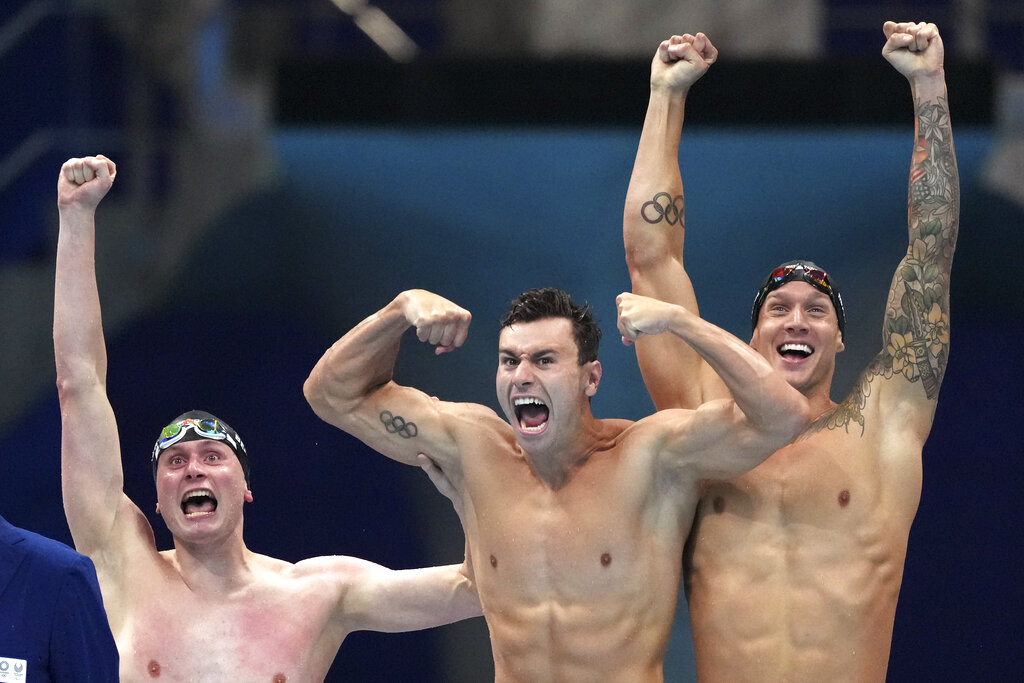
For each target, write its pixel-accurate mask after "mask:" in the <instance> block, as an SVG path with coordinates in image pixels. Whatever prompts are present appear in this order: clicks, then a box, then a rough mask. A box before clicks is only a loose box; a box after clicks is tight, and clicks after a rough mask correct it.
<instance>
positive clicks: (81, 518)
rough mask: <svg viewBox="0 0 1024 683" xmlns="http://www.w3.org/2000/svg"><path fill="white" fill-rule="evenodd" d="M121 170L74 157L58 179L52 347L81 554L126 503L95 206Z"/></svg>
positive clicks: (72, 524) (64, 465)
mask: <svg viewBox="0 0 1024 683" xmlns="http://www.w3.org/2000/svg"><path fill="white" fill-rule="evenodd" d="M116 174H117V169H116V167H115V165H114V162H112V161H110V160H109V159H107V158H106V157H103V156H97V157H86V158H84V159H70V160H68V161H67V162H65V163H64V165H63V167H62V168H61V171H60V176H59V177H58V179H57V207H58V209H59V213H60V233H59V235H58V238H57V267H56V278H55V287H54V304H53V349H54V356H55V360H56V364H57V389H58V395H59V398H60V408H61V482H62V489H63V494H64V511H65V514H66V515H67V519H68V526H69V528H70V529H71V535H72V536H73V537H74V540H75V546H76V547H77V548H78V550H79V551H81V552H83V553H85V554H87V555H90V556H92V555H94V554H95V553H96V552H97V551H98V550H102V549H104V548H105V547H106V545H107V543H108V542H109V539H110V535H111V533H112V531H113V525H114V521H115V518H116V515H117V513H118V510H119V508H120V507H121V505H120V504H114V501H121V503H125V502H127V499H125V498H124V494H123V493H122V490H123V473H122V470H121V450H120V446H119V444H118V437H117V425H116V423H115V422H114V414H113V411H112V409H111V407H110V402H109V401H108V400H107V394H106V375H107V352H106V348H105V346H104V341H103V325H102V318H101V315H100V299H99V293H98V291H97V288H96V264H95V244H96V239H95V238H96V221H95V217H96V207H97V205H98V204H99V203H100V201H101V200H102V199H103V197H104V196H106V194H107V192H108V191H109V190H110V187H111V185H113V182H114V178H115V177H116Z"/></svg>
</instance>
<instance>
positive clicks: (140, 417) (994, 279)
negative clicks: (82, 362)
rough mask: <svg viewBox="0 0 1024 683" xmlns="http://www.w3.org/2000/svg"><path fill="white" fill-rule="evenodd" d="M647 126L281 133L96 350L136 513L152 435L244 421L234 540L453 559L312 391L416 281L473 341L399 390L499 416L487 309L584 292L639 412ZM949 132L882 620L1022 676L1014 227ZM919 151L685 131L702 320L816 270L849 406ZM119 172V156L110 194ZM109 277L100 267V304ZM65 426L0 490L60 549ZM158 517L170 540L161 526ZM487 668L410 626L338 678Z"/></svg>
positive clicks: (15, 441)
mask: <svg viewBox="0 0 1024 683" xmlns="http://www.w3.org/2000/svg"><path fill="white" fill-rule="evenodd" d="M954 117H955V112H954ZM638 132H639V131H638V127H630V128H607V129H587V130H582V129H572V128H559V129H525V128H523V129H517V128H501V129H485V128H471V129H455V128H432V129H416V130H408V131H405V132H395V131H394V130H384V129H374V128H349V129H340V130H338V129H332V130H324V129H289V130H284V131H281V132H279V133H278V134H277V135H276V137H275V149H276V153H277V156H278V160H279V163H280V169H281V175H280V177H281V181H280V182H279V183H278V184H277V185H276V186H275V187H273V188H270V189H269V190H267V191H266V192H265V193H264V194H262V195H261V196H258V197H254V198H252V199H251V200H250V201H247V202H245V203H244V204H242V205H240V206H238V207H237V208H236V209H235V210H233V211H232V212H231V213H230V214H229V215H225V216H223V217H222V219H221V220H220V221H219V223H218V225H217V226H216V227H215V228H214V229H212V230H211V231H209V232H208V233H207V234H206V236H205V237H204V238H203V239H202V240H200V241H199V242H198V243H197V244H195V245H194V246H193V250H192V254H191V257H190V259H189V262H188V264H187V265H186V266H185V267H183V268H182V269H181V272H180V274H179V277H178V282H177V284H176V285H175V286H174V288H173V290H172V293H171V295H170V296H169V297H168V299H167V303H166V306H164V308H163V309H162V310H159V311H155V312H153V313H151V314H148V315H146V316H145V317H144V318H141V319H139V320H137V321H136V322H135V323H134V324H133V325H132V326H131V327H130V329H128V330H126V331H125V332H124V333H122V334H119V335H117V336H116V337H113V338H110V339H108V346H109V356H110V373H109V388H110V396H111V400H112V402H113V404H114V409H115V412H116V414H117V415H118V417H119V423H120V428H121V441H122V448H123V452H124V460H125V470H126V489H127V491H128V493H129V495H130V496H131V497H132V498H133V499H134V500H135V501H136V502H137V503H138V504H139V505H140V507H142V508H143V509H144V510H146V511H150V512H151V511H152V508H153V507H154V505H155V495H154V491H153V486H152V480H151V477H150V473H149V468H148V464H147V459H148V454H149V450H150V448H151V446H152V441H153V439H154V438H155V435H156V432H157V431H158V430H159V428H160V426H162V425H163V424H164V423H166V422H167V420H168V419H170V418H171V417H173V416H174V415H177V414H178V413H180V412H182V411H184V410H186V409H190V408H193V407H202V408H204V409H207V410H210V411H212V412H214V413H216V414H218V415H221V416H222V417H224V418H225V419H226V420H228V421H229V422H231V423H232V424H233V425H234V426H235V427H236V428H237V429H238V430H239V431H240V432H241V433H242V434H243V435H244V438H245V439H246V443H247V444H248V445H249V447H250V449H251V453H252V458H253V471H254V475H253V490H254V494H255V502H254V503H253V504H252V505H251V506H249V508H248V511H247V519H246V538H247V542H248V544H249V546H250V547H251V548H252V549H254V550H255V551H257V552H265V553H267V554H271V555H274V556H277V557H282V558H284V559H288V560H298V559H301V558H304V557H308V556H312V555H316V554H332V553H339V554H350V555H357V556H361V557H365V558H368V559H371V560H374V561H377V562H381V563H383V564H386V565H388V566H392V567H411V566H418V565H422V564H426V563H431V564H433V563H445V562H454V561H458V560H459V559H460V557H461V548H462V540H461V534H460V532H459V529H458V522H457V519H456V517H455V515H454V513H453V512H452V511H451V509H450V506H448V505H447V502H446V501H444V500H443V499H441V500H438V499H440V496H437V495H436V493H433V491H432V490H431V488H430V485H429V482H427V481H426V478H425V477H423V475H422V474H421V473H420V472H419V471H418V470H415V469H413V468H404V467H402V466H400V465H397V464H395V463H391V462H390V461H387V460H386V459H384V458H383V457H381V456H378V455H376V454H373V453H372V452H368V451H366V449H365V448H363V447H362V446H361V445H360V444H358V443H355V442H353V441H352V440H351V439H349V438H347V437H346V436H345V435H343V434H341V433H339V432H338V431H336V430H334V429H332V428H330V427H328V426H326V425H324V424H322V423H320V422H319V421H318V420H317V419H316V418H315V416H313V414H312V412H311V411H310V410H309V408H308V407H307V406H306V405H305V403H304V400H303V398H302V395H301V384H302V381H303V379H304V378H305V376H306V374H307V373H308V371H309V369H310V368H311V367H312V365H313V364H314V363H315V361H316V360H317V358H318V357H319V355H320V354H321V353H322V352H323V350H324V349H325V348H326V347H327V346H329V345H330V343H332V342H333V341H334V339H336V338H337V337H338V336H340V335H341V334H342V333H343V332H344V331H346V330H347V329H348V328H349V327H351V326H352V325H353V324H355V323H356V322H358V321H359V320H360V319H362V318H363V317H365V316H366V315H368V314H370V313H372V312H373V311H375V310H377V309H378V308H380V307H381V306H382V305H384V304H385V303H386V302H387V301H389V300H390V299H391V298H392V297H393V296H394V295H395V294H396V293H398V292H399V291H401V290H402V289H405V288H409V287H423V288H427V289H431V290H434V291H436V292H439V293H441V294H443V295H445V296H448V297H449V298H451V299H453V300H455V301H456V302H458V303H460V304H461V305H463V306H465V307H466V308H468V309H469V310H470V311H472V312H473V314H474V325H473V329H472V330H471V333H470V338H469V341H468V342H467V344H466V346H465V347H464V348H463V349H461V350H459V351H458V352H456V353H452V354H448V355H445V356H442V357H434V356H433V354H432V353H431V352H430V350H429V349H426V348H424V347H423V345H420V344H416V343H415V339H414V338H412V337H410V338H409V341H408V343H407V344H406V347H405V349H404V350H403V355H402V358H401V360H400V371H399V375H398V377H399V380H400V381H402V382H404V383H407V384H412V385H415V386H419V387H421V388H423V389H424V390H426V391H428V392H431V393H433V394H436V395H439V396H441V397H442V398H445V399H450V400H472V401H478V402H482V403H485V404H487V405H491V406H495V405H496V404H495V401H494V397H493V391H494V390H493V372H494V351H495V344H496V339H497V336H496V334H497V330H496V327H497V322H496V321H497V318H498V316H499V315H500V313H501V311H502V310H503V309H504V306H505V303H506V302H507V300H508V299H510V298H511V297H512V296H514V295H515V294H517V293H518V292H520V291H521V290H523V289H525V288H527V287H531V286H537V285H546V284H551V285H556V286H561V287H564V288H566V289H568V290H569V291H571V292H572V293H573V294H574V295H575V296H576V297H577V298H578V299H586V300H588V301H590V302H591V304H592V305H593V306H594V308H595V310H596V313H597V315H598V318H599V321H600V322H601V323H602V327H603V328H604V331H605V340H604V343H603V345H602V351H601V356H602V360H603V363H604V366H605V374H604V380H603V382H602V386H601V389H600V392H599V394H598V396H597V398H596V399H595V403H594V405H595V412H596V413H597V414H598V415H599V416H606V417H608V416H625V417H634V418H635V417H640V416H642V415H644V414H646V413H647V412H649V410H650V409H651V404H650V401H649V399H648V398H647V395H646V392H645V391H644V388H643V384H642V382H641V379H640V375H639V372H638V370H637V367H636V362H635V358H634V354H633V351H632V349H630V348H626V347H623V346H622V345H621V344H620V343H619V341H618V335H617V333H616V331H615V305H614V298H615V296H616V294H618V293H619V292H621V291H623V290H627V289H628V287H629V281H628V277H627V274H626V269H625V265H624V262H623V254H622V242H621V232H620V231H621V224H620V218H621V211H622V200H623V197H624V193H625V188H626V183H627V181H628V177H629V172H630V169H631V166H632V159H633V154H634V152H635V145H636V139H637V135H638ZM956 136H957V137H956V145H957V150H958V155H959V162H960V172H961V180H962V185H963V209H962V229H961V233H960V245H959V249H958V255H957V261H956V264H955V267H954V276H953V305H952V315H953V328H952V354H951V360H950V365H949V368H948V373H947V376H946V381H945V384H944V386H943V390H942V396H941V400H940V402H939V408H938V413H937V417H936V426H935V428H934V430H933V433H932V436H931V438H930V439H929V441H928V444H927V445H926V447H925V453H924V460H925V462H924V492H923V497H922V502H921V508H920V511H919V513H918V518H917V521H916V522H915V525H914V527H913V530H912V532H911V538H910V551H909V555H908V560H907V567H906V574H905V579H904V586H903V591H902V594H901V599H900V606H899V610H898V613H897V619H896V633H895V637H894V643H893V654H892V664H891V671H890V679H891V680H897V681H903V680H951V681H952V680H1009V679H1011V678H1012V677H1013V676H1012V675H1011V673H1012V672H1015V671H1018V670H1019V666H1020V664H1021V661H1020V660H1021V657H1020V653H1019V643H1020V642H1021V636H1022V635H1024V629H1022V623H1021V620H1022V617H1021V614H1022V613H1021V607H1022V604H1024V601H1022V599H1021V598H1022V595H1021V594H1022V586H1024V580H1022V579H1024V577H1022V576H1021V573H1022V572H1021V551H1020V547H1021V541H1022V540H1024V539H1022V534H1021V532H1020V530H1019V526H1018V520H1019V519H1020V513H1021V502H1020V500H1021V494H1020V491H1021V490H1022V489H1024V476H1022V474H1024V465H1022V464H1021V456H1022V455H1024V453H1022V448H1021V446H1020V439H1019V436H1018V433H1017V429H1015V428H1016V427H1017V426H1018V425H1019V424H1020V423H1021V419H1022V417H1024V415H1022V410H1021V398H1020V391H1019V389H1018V386H1017V385H1018V378H1019V377H1020V375H1021V371H1022V369H1024V368H1022V367H1021V366H1022V362H1021V353H1020V351H1019V345H1020V339H1021V338H1022V334H1024V315H1022V313H1021V308H1022V305H1021V301H1020V287H1019V277H1020V274H1021V271H1020V267H1019V265H1018V258H1017V257H1018V255H1019V254H1020V253H1021V249H1022V247H1024V240H1022V238H1021V235H1020V233H1021V228H1022V226H1024V221H1022V217H1021V213H1020V211H1019V210H1017V209H1015V208H1014V207H1011V206H1009V205H1007V204H1004V203H1003V202H1002V201H1001V200H999V199H997V198H995V197H993V196H991V195H990V194H988V193H986V192H985V191H984V189H983V188H982V187H981V186H980V182H979V174H980V171H981V168H982V166H983V164H984V160H985V158H986V155H987V154H988V152H989V151H990V149H991V147H992V145H993V144H995V143H994V141H993V140H992V138H991V136H990V134H989V133H988V132H987V131H986V130H985V129H976V128H967V127H963V128H956ZM911 142H912V131H911V128H910V124H909V122H908V125H907V126H906V127H905V128H904V127H899V128H895V129H890V128H872V129H867V128H847V129H824V128H808V129H799V130H790V131H784V132H780V131H778V130H774V131H772V130H767V129H763V130H762V129H756V128H745V129H733V130H730V129H724V130H723V129H707V128H694V129H691V130H688V131H687V133H686V136H685V139H684V144H683V151H682V157H683V159H684V161H685V166H684V179H685V181H686V190H687V199H688V209H687V224H688V228H689V232H688V239H687V253H688V256H689V258H688V265H689V268H690V271H691V275H692V277H693V281H694V283H695V286H696V287H697V289H698V293H699V295H700V299H701V303H702V312H703V315H704V316H705V317H706V318H708V319H709V320H711V321H713V322H716V323H718V324H720V325H722V326H724V327H726V328H727V329H729V330H730V331H732V332H733V333H735V334H737V335H740V336H742V337H746V336H747V335H748V333H749V328H748V322H747V315H748V311H749V303H750V300H751V298H752V295H753V292H754V289H755V288H756V286H757V285H758V284H759V281H760V279H761V278H762V277H763V275H764V272H765V271H766V269H767V268H769V267H771V266H773V265H774V264H776V263H777V262H779V261H781V260H783V259H785V258H789V257H792V256H794V255H806V256H808V257H810V258H813V259H814V260H816V261H817V262H819V263H821V264H823V265H824V266H825V267H826V268H828V269H829V271H830V272H831V273H833V274H834V275H835V277H836V278H837V279H838V281H839V282H840V284H841V285H842V287H843V291H844V298H845V299H846V301H847V302H848V305H849V311H848V319H849V321H850V322H849V330H848V337H849V338H848V342H847V351H846V352H844V353H843V354H842V356H841V357H840V359H839V366H840V368H839V372H838V373H837V376H836V382H835V388H834V392H833V397H834V398H835V399H841V398H842V396H843V395H845V393H846V392H847V391H848V389H849V387H850V385H851V384H852V382H853V379H854V377H855V376H856V375H857V373H859V371H860V370H861V369H862V368H863V367H864V365H865V364H866V363H867V361H868V359H869V358H870V357H871V356H872V355H873V354H874V353H875V352H876V351H877V345H878V343H879V339H880V328H881V314H882V307H883V302H884V300H885V292H886V289H887V287H888V284H889V279H890V276H891V273H892V270H893V268H894V267H895V265H896V263H897V261H898V260H899V259H900V257H901V256H902V254H903V251H904V249H905V248H906V228H905V216H906V176H907V169H908V166H909V158H910V149H911ZM69 155H70V154H69ZM132 171H133V169H132V168H131V166H130V164H128V165H121V166H120V167H119V173H120V174H121V176H122V178H121V181H122V182H124V181H126V180H127V177H128V176H130V174H131V173H132ZM47 191H49V190H47ZM114 192H115V193H116V192H117V188H115V189H114ZM99 222H100V224H101V226H102V222H103V208H102V207H101V209H100V216H99ZM99 239H100V240H102V239H103V237H102V229H101V230H100V238H99ZM112 286H115V285H114V283H109V282H105V281H104V280H103V277H102V274H101V296H102V294H103V288H104V287H112ZM5 390H6V391H16V390H17V389H16V388H15V387H7V388H5ZM59 429H60V416H59V411H58V407H57V402H56V394H55V392H51V394H50V395H48V396H46V397H45V398H43V399H42V400H40V401H39V402H38V403H37V404H36V405H34V406H33V409H32V410H31V411H30V414H29V416H28V417H27V418H26V419H25V420H24V422H23V423H22V424H20V425H18V426H17V427H16V428H15V429H14V430H13V431H12V432H10V433H9V434H8V435H7V436H6V438H4V439H3V441H0V453H2V462H3V463H4V473H5V476H4V477H3V482H2V484H0V499H2V501H3V503H2V510H3V514H4V515H5V516H7V518H8V519H9V520H11V521H12V522H13V523H15V524H19V525H21V526H25V527H28V528H31V529H33V530H36V531H39V532H41V533H45V534H47V535H50V536H52V537H56V538H59V539H62V540H65V541H70V538H69V535H68V532H67V527H66V524H65V522H64V519H63V515H62V511H61V504H60V484H59ZM151 517H152V521H153V526H154V529H155V530H156V531H157V538H158V542H159V543H160V544H161V547H168V546H169V543H170V541H169V538H168V536H167V534H166V531H165V529H164V528H163V524H162V522H161V521H160V520H159V518H158V517H156V516H155V515H151ZM688 640H689V634H688V628H687V626H686V624H685V619H681V620H679V621H678V623H677V628H676V632H675V637H674V641H673V648H672V652H671V653H670V657H669V660H668V665H667V674H668V679H669V680H683V681H685V680H691V679H692V670H691V666H692V665H691V664H690V660H689V657H690V655H689V652H690V645H689V642H688ZM488 659H489V651H488V644H487V636H486V630H485V628H484V626H483V623H482V620H474V621H472V622H468V623H467V624H463V625H456V626H451V627H445V628H443V629H437V630H434V631H431V632H426V633H421V634H408V635H387V636H382V635H377V634H356V635H354V636H352V637H351V638H350V639H349V640H348V641H346V643H345V645H343V646H342V649H341V653H340V655H339V657H338V660H337V662H336V665H335V668H334V672H335V673H334V674H333V677H332V679H331V680H343V679H344V680H358V681H395V680H401V681H430V680H452V678H451V677H450V676H451V674H450V672H451V670H452V668H451V667H455V669H457V670H460V671H463V672H464V673H463V674H462V675H461V676H462V677H461V678H460V680H467V681H471V680H480V679H481V677H482V676H486V675H487V673H488V670H487V667H488V665H489V663H488V661H487V660H488ZM453 660H460V661H461V660H465V661H461V663H453ZM445 671H447V672H449V673H447V674H445V673H443V672H445ZM446 676H448V678H446Z"/></svg>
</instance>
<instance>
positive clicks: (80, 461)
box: [61, 389, 148, 554]
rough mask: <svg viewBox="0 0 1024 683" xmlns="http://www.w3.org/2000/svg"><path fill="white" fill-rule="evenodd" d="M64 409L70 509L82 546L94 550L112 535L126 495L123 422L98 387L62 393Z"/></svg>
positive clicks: (64, 480)
mask: <svg viewBox="0 0 1024 683" xmlns="http://www.w3.org/2000/svg"><path fill="white" fill-rule="evenodd" d="M61 413H62V420H61V489H62V492H63V498H64V511H65V514H66V516H67V520H68V527H69V528H70V530H71V534H72V536H73V537H74V540H75V544H76V546H78V547H79V548H80V550H81V552H86V553H87V554H88V552H87V550H90V551H91V550H94V549H96V548H98V547H101V546H103V545H104V544H105V543H106V541H107V540H108V539H109V538H110V534H111V533H112V532H113V524H114V522H115V520H116V517H117V512H118V509H119V507H120V506H119V504H118V503H117V501H120V499H121V498H123V496H124V494H123V488H124V475H123V472H122V468H121V446H120V442H119V439H118V434H117V423H116V422H115V419H114V413H113V410H112V408H111V407H110V403H109V402H108V401H107V399H106V395H105V394H103V392H102V391H101V390H98V389H97V390H95V391H90V392H82V393H81V394H78V395H74V396H64V397H62V400H61ZM147 456H148V454H147ZM82 548H85V550H83V549H82Z"/></svg>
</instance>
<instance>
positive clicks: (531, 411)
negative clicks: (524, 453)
mask: <svg viewBox="0 0 1024 683" xmlns="http://www.w3.org/2000/svg"><path fill="white" fill-rule="evenodd" d="M512 405H513V406H514V407H515V411H516V420H518V421H519V429H520V431H522V432H523V433H524V434H540V433H541V432H543V431H544V429H545V428H546V427H547V424H548V407H547V406H546V405H544V402H543V401H541V400H540V399H536V398H532V397H530V398H517V399H515V400H513V401H512Z"/></svg>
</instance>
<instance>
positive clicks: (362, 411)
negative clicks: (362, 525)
mask: <svg viewBox="0 0 1024 683" xmlns="http://www.w3.org/2000/svg"><path fill="white" fill-rule="evenodd" d="M454 410H455V406H454V404H451V403H447V402H443V401H439V400H438V399H435V398H431V397H430V396H428V395H427V394H425V393H423V392H422V391H419V390H418V389H413V388H410V387H403V386H400V385H397V384H394V383H389V384H387V385H385V386H383V387H381V388H380V389H379V390H377V391H375V392H374V393H373V394H372V395H371V396H368V397H367V398H366V399H365V400H364V401H362V402H361V403H360V404H359V406H358V407H356V408H354V409H353V410H351V411H350V414H349V415H346V416H344V419H343V420H340V421H339V422H340V424H338V423H336V424H337V426H339V427H341V428H342V429H344V430H345V431H347V432H348V433H350V434H352V435H353V436H355V437H356V438H358V439H359V440H360V441H362V442H363V443H365V444H366V445H367V446H369V447H370V448H373V449H374V450H376V451H378V452H379V453H382V454H384V455H386V456H387V457H389V458H392V459H393V460H398V461H399V462H402V463H405V464H407V465H416V466H419V463H418V462H417V459H416V456H417V455H419V454H420V453H426V454H427V455H428V456H430V457H431V459H432V460H434V461H435V462H437V463H438V464H439V465H442V466H444V465H447V464H449V463H451V462H452V459H453V458H454V457H455V456H456V455H457V448H456V443H455V439H454V437H453V436H452V434H451V430H450V429H449V420H450V418H451V417H452V413H453V412H454Z"/></svg>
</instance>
